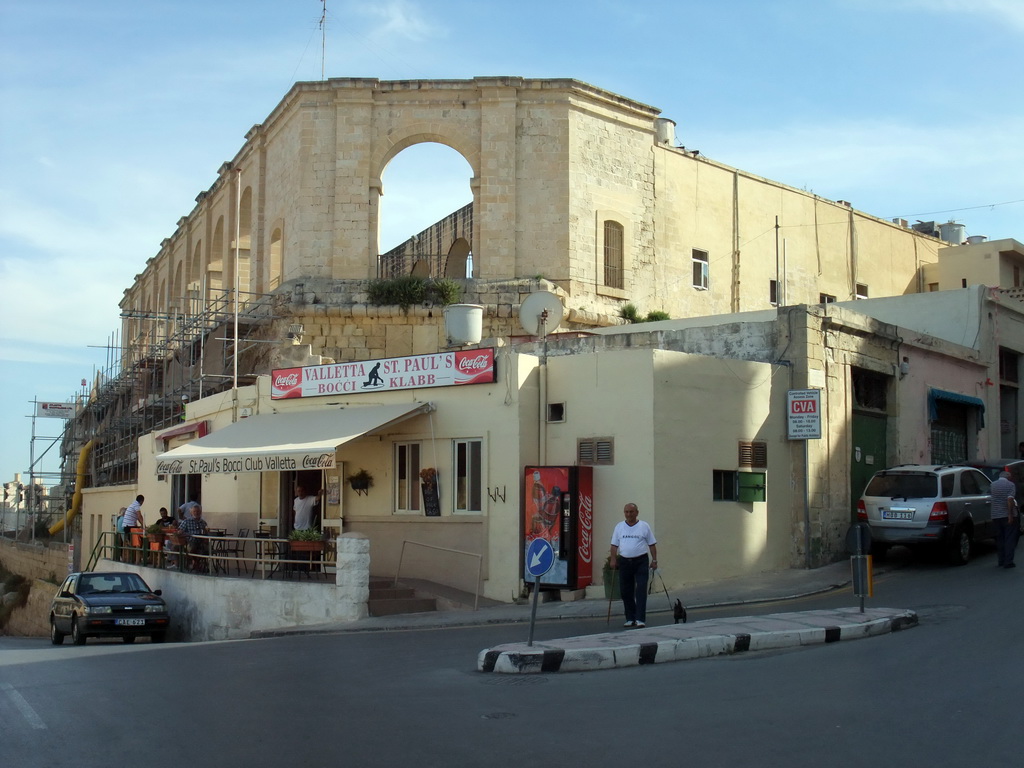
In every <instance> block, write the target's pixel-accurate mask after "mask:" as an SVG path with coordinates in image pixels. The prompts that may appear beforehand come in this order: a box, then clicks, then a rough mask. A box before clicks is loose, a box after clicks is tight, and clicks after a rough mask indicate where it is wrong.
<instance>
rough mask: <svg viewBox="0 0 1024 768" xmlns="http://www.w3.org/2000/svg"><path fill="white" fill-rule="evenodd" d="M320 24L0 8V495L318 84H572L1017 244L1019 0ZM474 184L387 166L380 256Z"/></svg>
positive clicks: (1023, 225)
mask: <svg viewBox="0 0 1024 768" xmlns="http://www.w3.org/2000/svg"><path fill="white" fill-rule="evenodd" d="M323 11H324V6H323V4H322V3H321V2H320V1H319V0H287V1H285V2H282V0H248V2H245V3H239V2H236V1H235V0H204V1H203V2H195V1H193V0H147V1H146V2H138V0H135V1H134V2H127V1H122V0H95V1H94V2H89V3H84V2H81V0H76V1H75V2H70V1H69V0H47V2H40V1H39V0H4V2H3V3H2V4H0V103H2V104H3V118H2V119H0V286H2V289H3V301H2V302H0V430H2V432H0V434H2V436H3V439H2V440H0V478H3V479H4V480H7V479H10V478H11V476H12V475H13V473H14V472H24V473H27V471H28V468H29V444H30V437H31V420H30V419H29V418H28V417H29V416H30V414H31V412H32V408H31V401H32V400H33V399H34V398H36V399H38V400H40V401H64V400H67V399H69V398H71V397H72V396H74V394H75V393H76V392H78V391H80V389H81V388H80V386H79V383H80V381H81V379H83V378H84V379H91V378H92V375H93V372H94V370H95V369H96V368H103V367H104V366H106V364H107V360H108V352H107V350H106V349H105V347H106V346H107V345H108V344H109V343H110V342H111V340H112V334H113V333H114V331H115V329H117V328H118V327H119V325H120V320H119V317H118V301H119V300H120V298H121V296H122V292H123V291H124V289H125V288H127V287H128V286H129V285H130V284H131V283H132V280H133V278H134V276H135V275H136V274H138V273H139V272H141V271H142V270H143V268H144V267H145V263H146V260H147V259H149V258H150V257H152V256H155V255H156V254H157V252H158V250H159V247H160V242H161V240H163V239H164V238H166V237H169V236H170V235H171V234H172V233H173V231H174V228H175V223H176V222H177V220H178V219H179V218H181V217H182V216H184V215H187V214H188V213H189V212H190V211H191V210H192V208H193V207H194V205H195V197H196V195H197V194H198V193H199V192H200V191H202V190H205V189H207V188H209V186H210V185H211V184H212V183H213V181H214V180H215V178H216V172H217V168H218V167H219V166H220V165H221V163H222V162H224V161H226V160H229V159H231V158H232V157H233V156H234V155H235V153H236V152H237V151H238V150H239V148H240V147H241V146H242V144H243V142H244V136H245V133H246V131H247V130H248V129H249V128H250V127H251V126H252V125H253V124H255V123H259V122H261V121H262V120H263V119H264V118H265V117H266V116H267V115H268V114H269V113H270V111H271V110H272V109H273V108H274V106H275V105H276V104H277V103H278V102H279V101H280V99H281V98H282V97H283V96H284V94H285V93H286V92H287V91H288V89H289V88H290V87H291V85H292V84H293V83H294V82H295V81H298V80H319V79H320V78H321V68H322V67H323V69H324V71H325V73H326V75H327V77H377V78H380V79H384V80H396V79H417V78H456V79H457V78H470V77H474V76H483V75H520V76H524V77H571V78H575V79H578V80H583V81H586V82H589V83H592V84H594V85H596V86H598V87H601V88H605V89H607V90H610V91H614V92H616V93H620V94H622V95H624V96H627V97H630V98H633V99H636V100H638V101H642V102H645V103H647V104H651V105H653V106H655V107H658V108H660V109H661V110H662V115H663V116H664V117H668V118H671V119H673V120H675V121H676V123H677V128H676V136H677V140H678V141H679V142H680V143H682V144H685V145H686V146H687V147H690V148H696V149H699V150H700V151H701V152H702V154H704V155H706V156H708V157H710V158H713V159H715V160H718V161H721V162H723V163H726V164H728V165H732V166H735V167H738V168H742V169H744V170H746V171H750V172H752V173H756V174H759V175H762V176H767V177H769V178H772V179H776V180H778V181H781V182H784V183H786V184H789V185H792V186H794V187H799V188H803V189H807V190H810V191H813V192H815V193H817V194H819V195H821V196H823V197H826V198H830V199H843V200H849V201H850V202H852V203H853V205H854V207H856V208H858V209H860V210H863V211H866V212H868V213H871V214H874V215H877V216H880V217H884V218H892V217H896V216H901V217H903V218H907V219H910V220H915V219H923V220H931V219H935V220H939V221H944V220H947V219H954V220H956V221H959V222H962V223H963V224H965V225H966V228H967V234H982V235H987V236H989V237H990V238H999V237H1014V238H1016V239H1018V240H1022V241H1024V182H1022V179H1024V142H1022V141H1021V137H1022V134H1024V130H1022V128H1021V126H1022V125H1024V100H1022V98H1021V97H1022V90H1024V89H1022V86H1021V84H1022V83H1024V64H1022V57H1021V56H1020V54H1019V51H1020V49H1021V46H1022V44H1024V0H804V1H798V0H771V2H765V1H764V0H720V1H719V2H716V3H712V2H708V1H707V0H697V1H692V0H675V1H674V2H660V0H646V2H642V3H636V2H613V1H611V0H587V1H586V2H581V1H578V0H554V1H552V0H548V1H547V2H534V0H520V1H519V2H515V3H508V2H500V3H499V2H489V1H487V0H458V1H456V0H429V1H428V0H373V1H372V2H370V1H369V0H367V1H365V2H348V1H345V0H328V2H327V4H326V45H325V46H322V45H321V30H320V26H319V22H320V19H321V15H322V14H323ZM322 49H325V50H326V55H324V56H322V55H321V52H322ZM467 180H468V166H467V165H466V164H465V163H464V161H462V160H461V159H460V158H458V157H457V156H455V155H454V154H453V153H451V152H450V151H449V150H440V149H431V148H429V147H426V148H412V149H411V150H409V151H407V152H406V153H403V154H402V155H400V156H399V157H398V158H397V159H396V160H395V161H394V163H393V164H392V166H391V167H389V168H388V171H387V173H386V174H385V177H384V181H385V197H384V203H383V206H384V214H385V217H386V218H385V229H384V233H383V235H384V241H385V242H384V245H385V246H386V247H388V246H391V245H394V244H397V243H398V242H400V241H402V240H403V239H405V238H406V237H407V236H408V235H410V234H413V233H415V232H417V231H419V230H420V229H422V228H423V227H424V226H426V225H427V224H429V223H431V222H432V221H434V220H436V219H438V218H440V217H441V216H443V215H445V214H447V213H450V212H451V211H452V210H455V209H456V208H458V207H459V206H460V205H463V204H465V203H466V202H468V201H469V192H468V181H467ZM428 190H429V193H428V192H427V191H428ZM425 199H426V200H429V204H424V202H423V201H424V200H425ZM60 425H61V422H59V421H52V420H41V421H39V422H37V427H36V431H37V434H40V435H54V434H56V433H57V432H56V431H55V430H56V429H58V428H59V427H60ZM45 448H46V443H45V442H38V443H37V445H36V453H37V455H38V454H39V453H41V452H42V451H43V450H44V449H45ZM55 454H56V450H51V451H50V453H49V454H48V455H47V457H46V458H45V459H44V460H43V461H42V462H41V464H40V465H39V469H42V470H44V471H54V470H56V469H57V462H56V456H55Z"/></svg>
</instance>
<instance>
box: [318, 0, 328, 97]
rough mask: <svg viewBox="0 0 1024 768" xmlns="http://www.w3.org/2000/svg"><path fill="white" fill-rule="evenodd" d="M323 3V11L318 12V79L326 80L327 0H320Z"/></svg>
mask: <svg viewBox="0 0 1024 768" xmlns="http://www.w3.org/2000/svg"><path fill="white" fill-rule="evenodd" d="M320 3H321V4H322V5H323V7H324V9H323V13H321V14H320V79H321V80H326V79H327V77H326V76H325V74H324V68H325V62H326V60H327V0H320Z"/></svg>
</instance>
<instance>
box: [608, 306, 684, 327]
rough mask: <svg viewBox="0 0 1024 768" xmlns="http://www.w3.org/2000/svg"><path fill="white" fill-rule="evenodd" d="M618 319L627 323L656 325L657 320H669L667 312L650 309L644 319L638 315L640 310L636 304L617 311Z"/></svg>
mask: <svg viewBox="0 0 1024 768" xmlns="http://www.w3.org/2000/svg"><path fill="white" fill-rule="evenodd" d="M619 317H621V318H622V319H623V320H625V321H626V322H628V323H656V322H657V321H658V320H671V319H672V318H671V317H669V314H668V312H663V311H661V310H660V309H652V310H651V311H650V312H648V313H647V316H646V317H643V316H641V315H640V310H639V309H637V308H636V304H627V305H626V306H624V307H622V309H620V310H619Z"/></svg>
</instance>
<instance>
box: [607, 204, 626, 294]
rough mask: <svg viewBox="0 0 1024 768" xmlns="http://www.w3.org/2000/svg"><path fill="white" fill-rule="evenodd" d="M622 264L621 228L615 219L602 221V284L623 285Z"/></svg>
mask: <svg viewBox="0 0 1024 768" xmlns="http://www.w3.org/2000/svg"><path fill="white" fill-rule="evenodd" d="M624 272H625V270H624V265H623V228H622V225H621V224H619V222H617V221H611V220H605V222H604V284H605V285H606V286H608V287H609V288H619V289H621V288H623V287H625V280H624V278H623V275H624Z"/></svg>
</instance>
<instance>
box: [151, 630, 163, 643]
mask: <svg viewBox="0 0 1024 768" xmlns="http://www.w3.org/2000/svg"><path fill="white" fill-rule="evenodd" d="M150 639H151V640H152V641H153V642H154V643H162V642H163V641H164V640H166V639H167V633H166V632H154V633H153V635H152V637H151V638H150Z"/></svg>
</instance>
